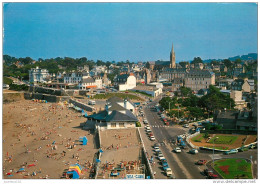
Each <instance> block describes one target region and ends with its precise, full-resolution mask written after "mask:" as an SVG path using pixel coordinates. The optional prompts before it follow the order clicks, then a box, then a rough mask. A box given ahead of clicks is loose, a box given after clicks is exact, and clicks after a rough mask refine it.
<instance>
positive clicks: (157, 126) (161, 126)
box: [150, 125, 170, 128]
mask: <svg viewBox="0 0 260 184" xmlns="http://www.w3.org/2000/svg"><path fill="white" fill-rule="evenodd" d="M150 127H153V128H167V127H170V126H166V125H151V126H150Z"/></svg>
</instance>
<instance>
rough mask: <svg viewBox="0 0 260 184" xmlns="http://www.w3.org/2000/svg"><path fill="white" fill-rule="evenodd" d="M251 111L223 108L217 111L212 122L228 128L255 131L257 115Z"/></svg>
mask: <svg viewBox="0 0 260 184" xmlns="http://www.w3.org/2000/svg"><path fill="white" fill-rule="evenodd" d="M252 114H253V112H252V111H238V110H223V111H218V112H216V114H215V117H214V123H217V124H218V125H221V126H222V129H228V130H248V131H257V117H254V116H253V115H252Z"/></svg>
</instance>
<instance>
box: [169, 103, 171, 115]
mask: <svg viewBox="0 0 260 184" xmlns="http://www.w3.org/2000/svg"><path fill="white" fill-rule="evenodd" d="M170 104H171V102H169V113H170Z"/></svg>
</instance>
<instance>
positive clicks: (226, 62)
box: [223, 59, 232, 68]
mask: <svg viewBox="0 0 260 184" xmlns="http://www.w3.org/2000/svg"><path fill="white" fill-rule="evenodd" d="M223 63H224V65H225V66H226V67H227V68H230V67H231V66H232V62H231V61H230V60H229V59H224V61H223Z"/></svg>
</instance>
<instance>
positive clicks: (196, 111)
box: [187, 107, 204, 119]
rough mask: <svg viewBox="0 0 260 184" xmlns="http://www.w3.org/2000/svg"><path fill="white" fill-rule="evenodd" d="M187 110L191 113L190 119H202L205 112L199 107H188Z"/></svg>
mask: <svg viewBox="0 0 260 184" xmlns="http://www.w3.org/2000/svg"><path fill="white" fill-rule="evenodd" d="M187 110H188V111H189V117H190V118H196V119H198V118H200V117H203V115H204V114H203V110H202V109H201V108H199V107H187Z"/></svg>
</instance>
